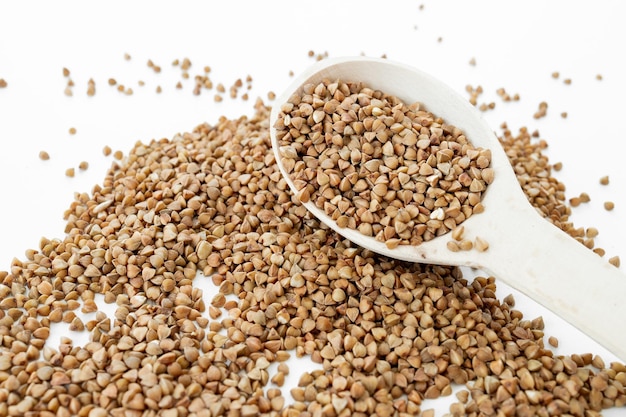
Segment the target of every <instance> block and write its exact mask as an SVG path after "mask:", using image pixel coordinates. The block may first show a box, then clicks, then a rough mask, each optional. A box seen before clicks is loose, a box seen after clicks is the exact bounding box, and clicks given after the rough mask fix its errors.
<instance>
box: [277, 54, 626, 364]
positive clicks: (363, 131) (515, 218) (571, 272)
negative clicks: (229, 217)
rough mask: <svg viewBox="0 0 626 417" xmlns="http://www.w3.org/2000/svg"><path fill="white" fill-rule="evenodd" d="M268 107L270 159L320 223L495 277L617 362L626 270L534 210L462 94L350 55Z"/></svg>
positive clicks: (313, 72) (380, 247) (369, 242)
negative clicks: (600, 348)
mask: <svg viewBox="0 0 626 417" xmlns="http://www.w3.org/2000/svg"><path fill="white" fill-rule="evenodd" d="M276 103H277V105H276V106H275V107H274V108H273V109H272V113H271V116H270V133H271V140H272V147H273V149H274V153H275V155H276V160H277V163H278V166H279V168H280V170H281V172H282V174H283V176H284V177H285V180H286V181H287V183H288V184H289V186H290V187H291V189H292V190H293V191H294V193H295V194H296V196H297V197H298V198H299V200H300V201H301V202H302V203H303V204H304V205H305V206H306V207H307V209H308V210H309V211H310V212H311V213H312V214H314V215H315V216H316V217H317V218H318V219H319V220H320V221H322V222H323V223H325V224H326V225H328V226H329V227H330V228H332V229H334V230H335V231H337V232H338V233H340V234H341V235H343V236H344V237H345V238H347V239H348V240H350V241H352V242H353V243H355V244H357V245H359V246H361V247H363V248H366V249H369V250H372V251H374V252H377V253H379V254H382V255H385V256H388V257H391V258H396V259H400V260H404V261H413V262H422V263H430V264H439V265H456V266H468V267H473V268H478V269H481V270H483V271H485V272H487V273H489V274H492V275H493V276H494V277H496V279H498V280H502V281H503V282H505V283H507V284H509V285H510V286H511V287H513V288H515V289H517V290H519V291H521V292H522V293H524V294H526V295H527V296H529V297H530V298H532V299H534V300H535V301H537V302H538V303H540V304H542V305H543V306H544V307H546V308H548V309H550V310H551V311H553V312H554V313H555V314H557V315H558V316H560V317H562V318H563V319H565V320H567V321H568V322H569V323H571V324H572V325H574V326H575V327H577V328H578V329H579V330H581V331H582V332H584V333H585V334H587V335H588V336H590V337H591V338H593V339H595V340H596V341H597V342H598V343H600V344H602V345H603V346H604V347H606V348H607V349H608V350H610V351H611V352H612V353H614V354H615V355H616V356H617V357H619V358H620V360H624V361H626V331H625V330H626V327H625V326H626V325H625V324H624V323H625V322H624V320H625V319H626V275H624V274H623V273H621V272H620V271H619V269H617V268H616V267H614V266H613V265H611V264H609V263H608V262H606V261H605V260H604V259H602V258H601V257H600V256H598V255H597V254H595V253H593V252H592V251H591V250H589V249H588V248H586V247H585V246H584V245H582V244H581V243H579V242H578V241H576V240H575V239H574V238H572V237H570V236H569V235H568V234H567V233H565V232H564V231H562V230H561V229H559V228H558V227H556V226H555V225H553V224H551V223H550V222H549V221H548V220H547V219H545V218H543V217H542V216H541V215H540V214H539V213H538V212H537V211H536V209H535V208H534V207H533V206H532V205H531V204H530V202H529V201H528V198H527V197H526V195H525V194H524V192H523V190H522V188H521V187H520V184H519V182H518V179H517V177H516V176H515V173H514V171H513V169H512V167H511V165H510V164H509V160H508V158H507V156H506V154H505V153H504V150H503V148H502V146H501V144H500V143H499V141H498V138H497V137H496V136H495V134H494V132H493V131H492V129H491V128H490V127H489V126H488V125H487V124H486V122H485V121H484V120H483V119H482V118H481V116H480V114H479V113H478V111H477V110H476V109H475V108H474V107H473V106H472V105H471V104H470V103H469V102H468V101H467V100H466V99H465V98H463V97H461V96H460V95H459V94H458V93H456V92H455V91H454V90H452V89H451V88H450V87H448V86H447V85H445V84H444V83H442V82H441V81H439V80H437V79H435V78H433V77H432V76H430V75H428V74H425V73H423V72H421V71H420V70H417V69H415V68H412V67H409V66H407V65H403V64H401V63H396V62H392V61H389V60H387V59H376V58H366V57H348V58H334V59H324V60H322V61H319V62H317V63H316V64H315V65H313V66H311V67H310V68H309V69H308V70H307V71H305V72H304V73H303V74H301V75H300V76H299V77H298V78H296V79H295V80H294V81H293V83H292V84H291V85H290V86H289V87H288V88H287V90H286V91H285V92H284V93H283V94H282V95H281V96H280V97H278V98H277V99H276Z"/></svg>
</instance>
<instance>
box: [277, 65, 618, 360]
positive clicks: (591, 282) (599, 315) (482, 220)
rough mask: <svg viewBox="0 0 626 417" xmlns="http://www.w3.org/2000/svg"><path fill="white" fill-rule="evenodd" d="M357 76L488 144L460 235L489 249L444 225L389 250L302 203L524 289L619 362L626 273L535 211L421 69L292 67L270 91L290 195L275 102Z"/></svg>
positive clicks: (459, 105)
mask: <svg viewBox="0 0 626 417" xmlns="http://www.w3.org/2000/svg"><path fill="white" fill-rule="evenodd" d="M324 79H329V80H331V81H337V80H342V81H361V82H363V83H364V84H365V85H367V86H368V87H370V88H373V89H377V90H381V91H383V92H385V93H388V94H391V95H395V96H396V97H398V98H400V99H401V100H403V101H404V102H405V103H407V104H411V103H413V102H416V101H419V102H420V103H422V104H423V105H424V106H425V107H426V109H427V110H429V111H431V112H432V113H433V114H435V115H437V116H440V117H442V118H443V119H444V120H445V121H446V123H449V124H452V125H454V126H456V127H458V128H460V129H461V130H463V131H464V133H465V135H466V136H467V138H468V139H469V140H470V141H471V142H472V144H473V145H474V146H475V147H482V148H487V149H490V150H491V153H492V161H491V166H492V168H493V170H494V174H495V175H494V181H493V183H491V184H490V185H489V186H488V187H487V190H486V191H485V193H484V196H483V200H482V202H483V205H484V207H485V211H484V212H483V213H480V214H474V215H473V216H471V217H469V218H468V219H467V220H465V221H464V222H463V223H462V225H463V227H464V236H465V237H467V238H470V239H474V238H476V237H480V238H482V239H483V240H485V241H486V242H488V244H489V248H488V250H486V251H484V252H480V251H478V250H469V251H459V252H453V251H451V250H449V249H448V248H447V243H448V242H449V241H450V240H452V237H451V233H447V234H445V235H443V236H440V237H437V238H435V239H433V240H430V241H427V242H425V243H422V244H420V245H417V246H409V245H399V246H397V247H396V248H394V249H389V248H388V247H387V245H386V244H385V243H384V242H381V241H378V240H376V239H375V238H373V237H369V236H365V235H363V234H361V233H359V232H358V231H356V230H353V229H349V228H341V227H339V226H338V225H337V224H336V223H335V222H334V221H333V220H332V219H331V218H330V217H329V216H327V215H326V214H325V213H324V211H322V210H320V209H319V208H317V207H316V206H315V204H314V203H313V202H310V201H309V202H306V203H304V205H305V206H306V208H307V209H308V210H309V211H310V212H311V213H313V214H314V215H315V216H316V217H317V218H318V219H319V220H320V221H322V222H323V223H325V224H327V225H328V226H329V227H331V228H332V229H333V230H335V231H336V232H338V233H339V234H341V235H343V236H344V237H345V238H347V239H348V240H350V241H352V242H353V243H355V244H357V245H359V246H361V247H363V248H366V249H369V250H372V251H374V252H377V253H379V254H382V255H385V256H388V257H391V258H396V259H401V260H404V261H413V262H422V263H430V264H439V265H455V266H468V267H472V268H478V269H481V270H483V271H485V272H486V273H489V274H491V275H493V276H494V277H496V279H497V280H502V281H503V282H505V283H507V284H508V285H510V286H511V287H513V288H515V289H517V290H519V291H520V292H522V293H524V294H526V295H527V296H528V297H530V298H532V299H533V300H535V301H537V302H538V303H540V304H542V305H543V306H544V307H546V308H548V309H549V310H551V311H553V312H554V313H555V314H557V315H558V316H560V317H562V318H563V319H565V320H566V321H568V322H569V323H571V324H572V325H574V326H575V327H577V328H578V329H579V330H581V331H582V332H583V333H585V334H587V335H588V336H590V337H591V338H593V339H595V340H596V341H597V342H598V343H600V344H601V345H603V346H604V347H606V348H607V349H608V350H609V351H611V352H612V353H614V354H615V355H616V356H617V357H619V358H620V359H621V360H624V361H626V275H624V274H623V273H622V272H620V270H619V269H618V268H616V267H615V266H613V265H611V264H609V263H608V262H606V261H605V260H604V259H602V258H601V257H600V256H598V255H597V254H595V253H593V252H592V251H591V250H589V249H588V248H586V247H585V246H583V245H582V244H581V243H580V242H578V241H576V240H575V239H574V238H572V237H571V236H569V235H568V234H566V233H565V232H563V231H562V230H561V229H559V228H558V227H556V226H554V225H553V224H551V223H550V222H549V221H548V220H546V219H545V218H543V217H542V216H541V215H540V214H539V213H538V212H537V210H536V209H535V208H534V207H533V206H532V205H531V204H530V203H529V201H528V198H527V197H526V195H525V194H524V192H523V191H522V188H521V187H520V185H519V183H518V181H517V177H516V176H515V173H514V172H513V169H512V167H511V165H510V163H509V159H508V157H507V156H506V154H505V153H504V150H503V148H502V145H501V144H500V142H499V141H498V138H497V137H496V135H495V134H494V132H493V131H492V129H491V128H490V127H489V126H488V125H487V124H486V122H485V121H484V120H483V119H482V117H481V115H480V113H479V112H478V110H477V109H476V108H475V107H474V106H472V105H471V104H470V103H469V101H468V100H467V99H466V98H464V97H462V96H461V95H460V94H458V93H457V92H456V91H454V90H453V89H451V88H450V87H449V86H447V85H446V84H444V83H443V82H441V81H439V80H437V79H435V78H433V77H432V76H430V75H428V74H425V73H424V72H422V71H420V70H418V69H416V68H413V67H410V66H407V65H404V64H401V63H397V62H392V61H390V60H387V59H377V58H366V57H344V58H332V59H331V58H327V59H324V60H321V61H318V62H317V63H316V64H314V65H312V66H311V67H310V68H308V69H307V70H306V71H305V72H304V73H302V74H300V75H299V76H298V77H297V78H296V79H295V80H294V81H293V83H292V84H291V85H290V86H289V87H288V88H287V89H286V90H285V92H284V93H283V94H282V95H281V96H280V97H278V98H277V99H276V106H274V108H273V109H272V112H271V115H270V134H271V141H272V147H273V149H274V154H275V156H276V161H277V163H278V166H279V168H280V170H281V171H282V173H283V176H284V178H285V180H286V181H287V183H288V184H289V186H290V187H291V189H292V190H293V191H294V193H296V194H297V190H296V188H295V185H294V183H293V181H292V180H291V178H290V177H289V175H288V174H287V173H286V171H285V168H284V166H283V164H282V161H281V156H280V153H279V149H278V142H277V139H276V134H275V133H276V129H275V128H274V125H275V123H276V121H277V119H278V115H279V113H280V106H281V105H282V104H283V103H285V102H287V101H288V99H289V97H290V96H291V95H292V94H293V93H295V92H297V91H298V89H300V88H301V86H302V85H304V84H307V83H319V82H321V81H322V80H324Z"/></svg>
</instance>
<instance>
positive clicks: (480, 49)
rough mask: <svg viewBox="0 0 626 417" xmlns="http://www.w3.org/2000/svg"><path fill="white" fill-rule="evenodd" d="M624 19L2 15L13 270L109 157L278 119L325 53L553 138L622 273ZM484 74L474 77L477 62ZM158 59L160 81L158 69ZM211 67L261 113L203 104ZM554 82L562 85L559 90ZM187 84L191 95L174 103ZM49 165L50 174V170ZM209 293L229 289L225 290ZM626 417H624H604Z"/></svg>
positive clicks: (273, 9) (394, 5)
mask: <svg viewBox="0 0 626 417" xmlns="http://www.w3.org/2000/svg"><path fill="white" fill-rule="evenodd" d="M420 5H423V7H420ZM625 15H626V3H623V2H619V1H599V0H597V1H594V2H593V3H590V2H582V1H576V2H571V1H551V2H546V1H538V0H531V1H524V2H514V1H495V0H494V1H462V0H458V1H452V0H448V1H434V0H430V1H409V0H404V1H388V2H383V1H380V0H379V1H363V0H360V1H355V0H354V1H353V0H351V1H341V2H339V1H315V2H310V1H309V2H304V1H273V2H269V1H266V2H263V1H242V0H238V1H222V2H209V1H204V2H201V1H179V2H164V1H133V2H123V1H107V2H84V1H56V2H47V1H22V2H9V1H0V78H4V79H5V80H6V82H7V83H8V86H7V87H6V88H4V89H0V270H8V269H9V268H10V263H11V260H12V259H13V258H19V259H22V258H23V257H24V251H25V250H26V249H28V248H37V247H38V242H39V239H40V238H41V237H42V236H45V237H47V238H62V236H63V231H64V221H63V212H64V211H65V210H66V209H67V208H68V207H69V205H70V203H71V202H72V201H73V198H74V193H75V192H90V191H91V189H92V187H93V186H94V185H95V184H100V183H101V182H102V179H103V178H104V174H105V172H106V170H107V169H108V168H109V167H110V165H111V162H112V158H111V157H108V158H106V157H104V156H103V154H102V148H103V147H104V146H105V145H108V146H110V147H111V148H112V149H113V150H121V151H123V152H124V153H127V151H128V150H130V148H131V147H132V145H133V144H134V143H135V142H136V141H146V142H147V141H149V140H151V139H153V138H155V139H159V138H171V137H172V136H173V135H174V134H176V133H179V132H185V131H189V130H191V129H193V128H194V127H195V126H196V125H198V124H201V123H203V122H209V123H214V122H216V121H217V120H218V118H219V117H220V116H222V115H224V116H227V117H238V116H240V115H244V114H252V112H253V109H252V107H253V103H254V100H255V99H256V98H257V97H261V98H263V99H264V100H265V101H266V102H267V103H270V104H271V102H270V101H269V100H267V93H268V92H269V91H273V92H275V93H277V94H279V93H280V92H281V91H282V89H283V88H285V87H286V86H287V85H288V84H289V83H290V81H291V79H292V77H291V76H290V71H293V72H294V73H296V74H297V73H298V72H299V71H301V70H303V69H304V68H306V67H307V66H308V65H310V64H312V63H313V58H310V57H309V56H308V52H309V51H314V52H315V53H316V54H323V53H328V54H329V55H330V56H340V55H359V54H365V55H368V56H381V55H383V54H384V55H386V56H387V57H388V58H390V59H393V60H397V61H402V62H405V63H407V64H410V65H414V66H416V67H418V68H420V69H422V70H424V71H426V72H429V73H431V74H432V75H435V76H436V77H438V78H440V79H442V80H443V81H445V82H447V83H448V84H449V85H451V86H452V87H453V88H455V89H456V90H458V91H459V92H460V93H462V94H466V95H467V93H466V92H465V86H466V85H468V84H471V85H472V86H478V85H481V86H482V87H483V89H484V94H483V95H482V96H480V98H479V102H487V103H488V102H492V101H493V102H495V103H496V108H495V109H494V110H490V111H488V112H485V113H484V116H485V118H486V120H487V121H488V122H489V123H490V124H491V125H492V126H493V128H494V130H495V131H496V132H497V133H499V132H501V130H500V124H501V123H502V122H507V123H508V125H509V127H510V128H511V129H512V130H513V131H514V132H515V131H517V129H518V128H520V127H522V126H526V127H528V128H529V129H530V130H531V131H532V130H535V129H538V130H539V132H540V135H541V138H543V139H545V140H547V142H548V144H549V149H548V150H547V151H546V154H547V155H548V156H549V158H550V161H551V162H553V163H554V162H562V163H563V169H562V170H561V171H560V172H558V173H555V175H556V176H557V178H559V179H560V180H561V181H562V182H563V183H565V185H566V187H567V196H568V198H570V197H574V196H578V195H579V194H580V193H581V192H586V193H588V194H589V195H590V196H591V202H590V203H588V204H586V205H583V206H580V207H578V208H574V209H573V214H572V216H571V220H572V221H573V223H574V225H575V226H577V227H585V228H586V227H591V226H593V227H596V228H598V229H599V231H600V235H599V236H598V238H597V239H596V245H597V246H599V247H602V248H604V249H605V250H606V252H607V255H606V257H607V258H608V257H611V256H616V255H618V256H621V257H622V259H623V261H624V262H626V243H625V239H624V236H626V222H625V221H624V219H625V218H626V195H625V190H626V187H625V185H626V167H625V164H624V162H623V161H624V157H623V153H622V152H623V149H624V146H623V143H624V141H626V129H624V127H622V126H621V123H622V122H623V121H624V119H625V118H624V111H625V110H626V108H625V107H626V106H625V105H624V97H625V94H626V77H625V76H624V74H626V60H625V59H624V43H625V41H626V25H624V24H623V17H624V16H625ZM125 53H128V54H129V55H130V56H131V59H130V60H125V59H124V54H125ZM185 57H186V58H189V59H190V60H191V62H192V67H191V69H190V70H189V73H190V75H191V77H190V79H188V80H183V79H182V78H181V70H180V68H179V67H173V66H172V61H173V60H175V59H180V60H181V61H182V59H183V58H185ZM472 58H474V59H475V61H476V65H475V66H472V65H470V64H469V61H470V60H471V59H472ZM148 60H152V61H153V62H154V63H155V64H156V65H159V66H160V67H161V69H162V70H161V72H160V73H158V74H157V73H155V72H154V71H153V70H152V69H151V68H149V67H148V65H147V62H148ZM207 65H208V66H210V67H211V73H210V74H209V76H210V77H211V79H212V80H213V81H214V83H215V84H216V85H217V83H219V82H221V83H223V84H224V86H225V87H226V88H227V89H228V87H229V86H230V85H232V84H233V82H234V81H235V80H236V79H238V78H242V79H244V78H245V77H246V76H247V75H250V76H251V77H252V78H253V81H252V89H251V90H249V91H248V93H249V95H250V99H249V100H248V101H243V100H241V99H240V98H239V99H235V100H233V99H230V98H229V97H228V93H226V94H225V95H224V96H225V99H224V102H222V103H215V102H214V100H213V95H214V94H215V90H213V91H207V90H203V91H202V93H201V95H199V96H196V95H194V94H193V93H192V90H193V75H195V74H202V73H203V67H204V66H207ZM63 67H66V68H68V69H69V70H70V71H71V74H70V78H71V79H72V80H73V81H74V83H75V86H74V87H73V96H72V97H67V96H66V95H64V93H63V91H64V89H65V86H66V83H67V78H64V77H63V74H62V68H63ZM554 71H558V72H559V73H560V77H559V78H558V79H554V78H553V77H552V76H551V74H552V73H553V72H554ZM597 74H601V75H602V78H603V79H602V80H601V81H599V80H597V79H596V75H597ZM90 78H92V79H93V80H94V81H95V83H96V94H95V96H93V97H88V96H87V94H86V91H87V82H88V80H89V79H90ZM109 78H115V79H116V80H117V81H118V82H119V83H121V84H124V85H125V86H126V87H131V88H132V89H133V91H134V94H133V95H131V96H127V95H124V94H122V93H120V92H118V91H117V90H116V89H115V87H111V86H109V85H108V84H107V80H108V79H109ZM565 78H570V79H571V80H572V83H571V85H566V84H565V83H564V82H563V80H564V79H565ZM140 80H142V81H143V82H144V83H145V85H144V86H140V85H139V84H138V83H139V81H140ZM179 81H181V82H182V83H183V88H182V89H176V88H175V85H176V83H177V82H179ZM157 85H160V86H161V87H162V90H163V92H162V93H161V94H157V93H156V91H155V90H156V87H157ZM501 87H503V88H505V89H506V91H507V92H508V93H510V94H514V93H519V94H520V96H521V100H520V101H519V102H515V103H505V102H503V101H502V100H501V99H500V98H499V97H498V95H497V94H496V90H497V89H498V88H501ZM468 97H469V96H468ZM541 101H546V102H547V103H548V105H549V107H548V115H547V117H546V118H543V119H540V120H536V119H534V118H533V114H534V112H535V111H536V110H537V108H538V105H539V103H540V102H541ZM562 112H567V114H568V117H567V118H562V117H561V116H560V114H561V113H562ZM70 127H74V128H76V130H77V133H76V134H75V135H70V134H69V132H68V130H69V128H70ZM40 150H46V151H47V152H48V153H49V154H50V156H51V159H50V160H49V161H42V160H40V159H39V158H38V154H39V151H40ZM83 160H85V161H87V162H88V163H89V165H90V166H89V169H88V170H87V171H85V172H81V171H80V170H78V164H79V163H80V162H81V161H83ZM70 167H74V168H76V176H75V177H74V178H68V177H66V176H65V170H66V169H67V168H70ZM605 175H608V176H609V178H610V184H609V185H608V186H604V187H603V186H600V185H599V179H600V177H602V176H605ZM607 200H612V201H614V202H615V209H614V210H613V211H612V212H607V211H606V210H604V209H603V202H604V201H607ZM621 269H622V270H623V269H624V267H622V268H621ZM197 281H200V280H197ZM198 285H199V286H200V285H201V286H202V287H203V288H205V290H206V291H207V293H210V292H211V291H214V288H212V286H211V284H210V282H209V280H203V282H199V283H198ZM509 293H514V294H515V297H516V300H517V305H516V308H518V309H520V310H521V311H522V312H523V313H524V315H525V317H527V318H534V317H537V316H539V315H542V316H543V317H544V320H545V322H546V335H554V336H557V337H558V338H559V340H560V347H559V348H558V350H556V351H557V353H563V354H569V353H585V352H593V353H598V354H600V355H601V356H602V357H603V358H604V359H605V361H606V362H607V363H609V362H611V361H613V360H615V359H616V358H615V357H614V356H612V355H611V354H610V353H609V352H607V351H606V350H604V349H603V348H602V347H601V346H598V345H597V344H595V343H594V342H593V341H591V340H589V339H588V338H586V337H585V336H584V335H581V334H580V333H579V332H577V331H576V330H575V329H572V328H571V327H569V326H568V325H567V324H566V323H564V322H563V321H562V320H560V319H558V318H557V317H554V316H553V315H551V313H550V312H548V311H547V310H545V309H543V308H542V307H540V306H538V305H536V304H534V303H533V302H532V301H530V300H528V299H526V298H525V297H524V296H522V295H521V294H517V293H516V292H515V291H513V290H511V289H510V288H507V287H505V286H504V284H499V295H500V296H501V297H504V296H506V295H507V294H509ZM625 297H626V295H625ZM207 300H210V294H207ZM103 308H106V307H103ZM618 330H619V329H618ZM621 331H626V324H625V325H624V329H621ZM60 334H65V335H70V336H71V337H73V338H74V339H76V343H83V342H84V341H85V340H86V335H85V334H84V333H81V334H79V333H72V332H68V331H67V330H65V329H59V328H55V332H54V334H53V335H52V336H51V339H50V340H49V342H48V343H50V344H51V345H52V346H54V342H55V341H58V336H59V335H60ZM298 362H299V365H298V368H295V366H294V365H293V364H292V366H291V368H292V374H291V378H290V379H289V381H288V384H293V383H294V381H297V378H298V377H299V374H298V371H299V370H303V369H305V368H306V367H305V365H307V362H306V360H304V359H303V360H298ZM307 366H308V365H307ZM287 389H288V388H285V389H284V391H285V393H286V391H287ZM287 395H288V394H287ZM448 400H450V399H448ZM432 406H433V407H436V408H437V410H438V412H439V414H438V415H440V413H441V412H444V411H446V409H447V406H446V405H445V401H440V402H436V403H433V404H432ZM423 408H428V406H427V405H426V404H425V405H424V407H423ZM625 414H626V412H625V411H624V410H623V409H622V410H610V411H608V412H606V413H605V415H607V416H618V415H625Z"/></svg>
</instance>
